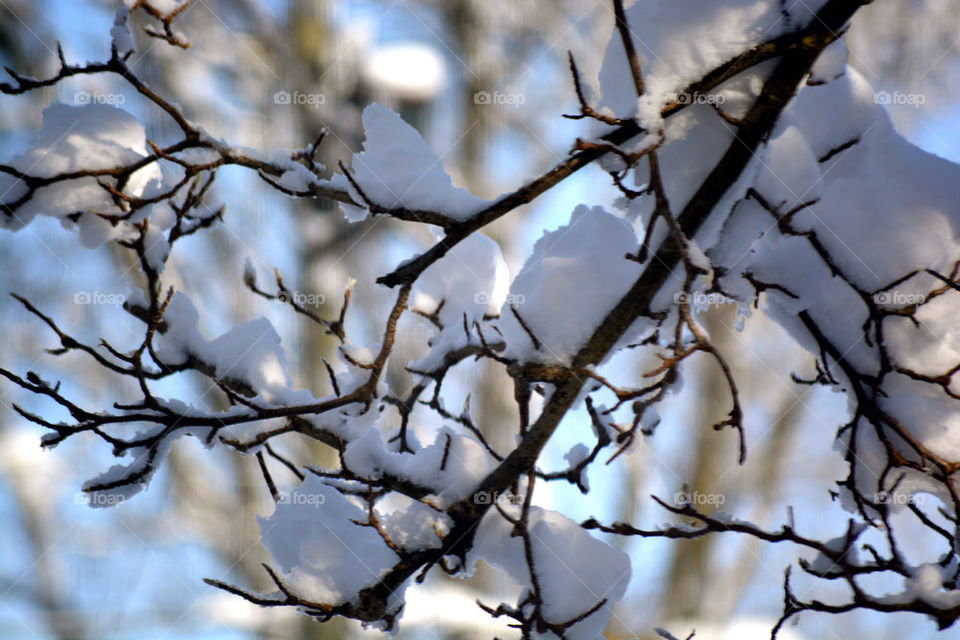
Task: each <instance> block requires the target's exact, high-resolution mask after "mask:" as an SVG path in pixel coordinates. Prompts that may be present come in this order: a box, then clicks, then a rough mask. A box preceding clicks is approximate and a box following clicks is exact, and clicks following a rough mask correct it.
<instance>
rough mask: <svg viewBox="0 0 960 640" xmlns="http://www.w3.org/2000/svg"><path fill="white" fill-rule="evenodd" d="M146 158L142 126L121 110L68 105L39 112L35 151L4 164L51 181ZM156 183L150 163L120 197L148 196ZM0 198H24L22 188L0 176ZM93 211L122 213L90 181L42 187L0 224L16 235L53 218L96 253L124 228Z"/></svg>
mask: <svg viewBox="0 0 960 640" xmlns="http://www.w3.org/2000/svg"><path fill="white" fill-rule="evenodd" d="M146 155H147V150H146V135H145V131H144V128H143V125H141V124H140V123H139V122H138V121H137V120H136V119H135V118H134V117H133V116H132V115H130V114H129V113H127V112H126V111H123V110H122V109H118V108H116V107H114V106H112V105H109V104H87V105H83V106H70V105H66V104H63V103H60V102H55V103H53V104H52V105H51V106H49V107H47V108H46V109H44V111H43V122H42V125H41V128H40V131H39V132H38V133H37V136H36V142H35V144H34V146H33V147H31V148H30V149H28V150H27V151H25V152H24V153H22V154H19V155H17V156H15V157H13V158H11V159H10V161H9V162H8V163H7V164H9V165H10V166H12V167H14V168H15V169H17V170H19V171H21V172H23V173H26V174H29V175H32V176H38V177H52V176H55V175H58V174H61V173H70V172H74V171H82V170H97V169H110V168H114V167H118V166H121V165H126V164H132V163H134V162H136V161H138V160H140V159H141V158H143V157H145V156H146ZM161 180H162V174H161V171H160V168H159V167H158V166H157V165H156V164H155V163H152V164H150V165H147V166H146V167H143V168H142V169H140V170H139V171H137V172H136V173H134V174H133V175H132V176H131V178H130V180H129V181H128V183H127V185H126V187H125V189H124V192H125V193H127V194H128V195H131V196H134V197H139V196H144V197H148V196H150V195H153V194H154V193H155V192H156V191H157V189H158V188H159V186H160V183H161ZM0 193H5V194H6V195H5V196H3V200H4V202H11V201H13V200H15V199H17V198H18V197H20V196H22V195H23V194H24V193H26V186H25V185H24V184H23V183H22V182H21V181H20V180H18V179H16V178H14V177H12V176H10V175H7V174H0ZM93 209H95V210H96V211H99V212H100V213H107V214H120V213H122V212H121V211H120V209H118V208H117V206H116V205H115V204H114V203H113V199H112V197H111V196H110V195H109V194H108V193H107V192H106V191H105V190H104V189H103V188H101V187H100V186H99V185H98V184H97V182H96V179H95V178H93V177H86V178H77V179H73V180H66V181H63V182H57V183H54V184H52V185H50V186H46V187H41V188H40V189H38V190H37V191H36V192H35V193H34V195H33V197H32V198H31V199H30V200H29V201H28V202H26V203H25V204H24V205H22V206H21V207H20V208H18V209H17V210H16V213H15V214H14V215H13V217H12V218H8V217H7V216H0V224H3V225H4V226H6V227H7V228H9V229H12V230H14V231H16V230H19V229H22V228H23V227H25V226H27V225H28V224H29V223H30V222H31V221H32V220H33V218H34V217H36V216H37V215H46V216H51V217H58V218H61V219H63V223H64V225H65V226H68V227H70V228H77V229H78V230H79V231H80V239H81V243H82V244H83V245H84V246H85V247H87V248H96V247H97V246H100V245H101V244H103V243H104V242H106V241H108V240H111V239H114V238H117V237H120V236H121V234H123V233H124V231H125V226H124V225H119V226H117V227H114V226H112V225H110V223H109V222H107V221H106V220H103V219H101V218H99V217H97V216H96V215H94V214H92V213H90V211H91V210H93ZM77 212H83V215H82V216H81V217H80V219H79V221H78V222H77V223H74V222H72V221H70V220H66V219H65V216H67V215H69V214H73V213H77Z"/></svg>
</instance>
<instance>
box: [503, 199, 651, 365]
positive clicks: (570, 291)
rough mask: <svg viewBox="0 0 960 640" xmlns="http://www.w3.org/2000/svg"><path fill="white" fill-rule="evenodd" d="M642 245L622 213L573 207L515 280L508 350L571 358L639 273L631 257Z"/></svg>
mask: <svg viewBox="0 0 960 640" xmlns="http://www.w3.org/2000/svg"><path fill="white" fill-rule="evenodd" d="M637 246H638V242H637V238H636V235H635V234H634V232H633V229H632V228H631V227H630V225H629V224H627V223H626V222H625V221H624V220H623V219H622V218H618V217H617V216H614V215H612V214H610V213H607V212H606V211H605V210H604V209H603V207H593V208H590V207H587V206H586V205H580V206H578V207H577V208H576V209H574V210H573V213H572V214H571V215H570V222H569V223H568V224H566V225H564V226H562V227H560V228H559V229H557V230H556V231H551V232H548V233H545V234H544V235H543V236H542V237H541V238H540V239H539V240H538V241H537V243H536V244H535V245H534V248H533V253H532V254H531V255H530V257H529V258H527V261H526V262H525V263H524V265H523V268H522V269H521V270H520V273H519V274H517V277H516V278H515V279H514V280H513V283H512V284H511V285H510V292H509V294H508V296H507V301H506V303H505V304H504V305H503V308H501V310H500V320H499V321H498V326H499V328H500V330H501V331H502V332H503V336H504V339H505V340H506V342H507V349H506V353H505V355H506V356H507V357H510V358H516V359H519V360H524V361H537V362H555V363H562V364H569V363H570V361H571V359H572V358H573V356H574V355H575V354H576V353H577V352H578V351H579V350H580V348H581V347H582V346H583V345H584V344H585V343H586V341H587V339H588V338H589V337H590V335H591V334H592V333H593V332H594V330H595V329H596V328H597V327H598V326H599V325H600V323H601V322H602V321H603V319H604V318H605V317H606V315H607V314H608V313H609V312H610V310H611V309H613V307H614V306H615V305H616V303H617V302H618V301H619V300H620V298H622V297H623V295H624V294H625V293H626V292H627V291H628V290H629V288H630V287H631V286H632V285H633V283H634V281H635V280H636V279H637V278H638V277H639V276H640V272H641V268H640V265H639V264H637V263H636V262H635V261H632V260H628V259H627V258H626V255H627V254H628V253H635V252H636V251H637ZM518 317H519V318H522V320H523V323H524V324H526V327H527V329H529V332H528V331H527V329H524V327H523V325H522V324H521V323H520V320H519V319H518ZM531 333H532V334H533V336H531V335H530V334H531ZM534 339H535V340H536V341H537V343H536V344H535V342H534ZM538 346H539V348H538Z"/></svg>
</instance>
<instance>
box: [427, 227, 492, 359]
mask: <svg viewBox="0 0 960 640" xmlns="http://www.w3.org/2000/svg"><path fill="white" fill-rule="evenodd" d="M509 286H510V272H509V270H508V269H507V263H506V260H504V258H503V253H502V252H501V251H500V245H498V244H497V243H496V242H495V241H493V240H492V239H490V238H489V237H487V236H485V235H483V234H482V233H480V232H475V233H472V234H470V235H469V236H467V237H466V238H465V239H464V240H462V241H461V242H460V243H459V244H457V245H456V246H455V247H453V249H451V250H450V251H449V252H447V254H446V255H445V256H444V257H442V258H441V259H439V260H437V261H436V262H434V263H433V264H432V265H430V266H429V267H428V268H427V269H426V270H425V271H424V272H423V274H422V275H421V276H420V277H419V278H418V279H417V281H416V282H415V283H414V287H413V295H412V300H411V303H410V307H411V308H412V309H416V310H418V311H420V312H422V313H426V314H433V313H435V312H436V311H437V309H438V308H439V310H440V311H439V313H438V314H437V319H438V320H439V322H440V324H441V325H442V327H443V329H442V330H441V331H440V335H439V336H434V337H432V338H431V339H430V351H429V352H428V353H427V354H426V355H425V356H423V357H422V358H421V359H420V360H419V361H417V362H413V363H411V364H410V367H411V368H413V369H415V370H418V371H422V370H429V369H432V368H433V367H435V366H436V365H437V363H439V362H442V361H443V355H444V354H445V353H448V352H450V351H452V350H455V349H458V348H460V347H463V346H466V345H467V344H475V345H477V344H479V343H480V340H479V338H478V336H477V333H476V330H475V328H474V323H480V325H481V330H483V331H484V340H485V341H487V343H488V344H491V343H496V342H498V341H499V336H497V335H496V334H495V333H493V332H490V331H488V330H487V327H486V326H485V323H484V322H483V318H484V315H485V314H491V315H494V314H496V313H498V312H499V311H500V307H501V305H502V304H503V303H504V301H505V300H506V299H507V289H508V287H509ZM441 304H442V306H441ZM464 323H466V326H467V328H468V330H469V335H467V334H466V333H465V332H464ZM424 324H425V325H426V326H427V327H428V329H429V330H430V331H431V332H436V331H437V329H436V327H435V325H434V324H433V323H431V322H427V321H424ZM488 334H490V335H488Z"/></svg>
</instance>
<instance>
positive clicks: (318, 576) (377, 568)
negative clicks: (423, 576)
mask: <svg viewBox="0 0 960 640" xmlns="http://www.w3.org/2000/svg"><path fill="white" fill-rule="evenodd" d="M366 520H367V513H366V512H365V511H364V510H363V509H361V508H360V507H358V506H357V505H356V504H354V503H353V502H351V501H350V500H348V499H347V498H345V497H344V496H343V495H342V494H340V492H338V491H337V490H336V489H333V488H331V487H328V486H327V485H325V484H324V483H323V481H322V480H321V479H320V478H319V477H317V476H314V475H309V476H307V478H306V479H305V480H304V481H303V483H301V485H300V486H299V487H298V488H297V489H296V490H295V491H293V492H292V493H290V494H289V495H288V496H286V499H285V500H281V502H280V503H278V504H277V505H276V509H274V512H273V514H272V515H271V516H269V517H267V518H261V517H258V518H257V522H258V523H259V525H260V541H261V543H262V544H263V546H264V548H265V549H266V550H267V551H269V552H270V556H271V557H272V558H273V561H274V562H275V563H276V565H277V567H278V568H279V570H280V572H281V574H282V577H283V578H285V579H286V584H287V585H288V586H289V587H290V588H293V589H295V590H296V591H297V592H298V593H300V594H302V595H303V597H305V598H307V599H309V600H312V601H314V602H323V603H326V604H331V605H336V604H342V603H347V602H352V601H355V600H356V597H357V594H358V593H359V592H360V591H361V590H363V589H364V588H366V587H370V586H372V585H374V584H376V582H377V581H378V580H379V579H380V577H381V576H382V575H383V573H384V572H385V571H386V570H387V569H389V568H390V567H392V566H393V565H394V564H395V563H396V562H397V561H398V560H399V558H398V557H397V555H396V554H395V553H394V552H393V551H391V550H390V547H388V546H387V544H386V543H385V542H384V541H383V538H381V537H380V535H379V534H378V533H377V532H376V530H375V529H373V528H372V527H364V526H361V525H358V524H356V523H355V522H354V521H359V522H366Z"/></svg>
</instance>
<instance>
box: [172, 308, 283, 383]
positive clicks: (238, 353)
mask: <svg viewBox="0 0 960 640" xmlns="http://www.w3.org/2000/svg"><path fill="white" fill-rule="evenodd" d="M163 319H164V320H165V321H166V323H167V330H166V332H164V333H163V334H161V335H160V336H159V337H158V338H157V342H156V352H157V355H158V357H159V358H160V359H161V360H163V361H164V362H165V363H166V364H169V365H176V364H181V363H183V362H184V361H186V360H187V359H188V358H190V357H193V358H197V359H199V360H201V361H202V362H205V363H207V364H209V365H212V366H213V367H214V369H215V372H216V376H217V378H218V379H223V380H235V381H239V382H241V383H242V384H244V385H245V386H246V387H248V388H249V389H250V390H252V391H253V392H254V393H255V394H259V395H261V396H262V397H263V398H264V400H266V401H267V402H274V401H279V400H281V399H282V398H285V397H286V396H287V393H288V391H289V390H290V386H291V383H290V375H289V373H288V372H287V361H286V355H285V354H284V352H283V348H282V347H281V346H280V336H278V335H277V332H276V331H275V330H274V328H273V325H271V324H270V322H269V321H268V320H267V319H266V318H258V319H256V320H251V321H249V322H246V323H244V324H242V325H240V326H238V327H234V328H233V329H231V330H230V331H228V332H227V333H225V334H223V335H221V336H220V337H218V338H216V339H214V340H207V339H206V338H204V337H203V335H202V334H201V333H200V329H199V314H198V313H197V310H196V308H195V307H194V306H193V303H192V302H191V301H190V299H189V298H188V297H187V296H186V295H184V294H183V293H180V292H177V293H175V294H174V296H173V298H172V299H171V300H170V304H169V305H167V310H166V311H165V313H164V316H163Z"/></svg>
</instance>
